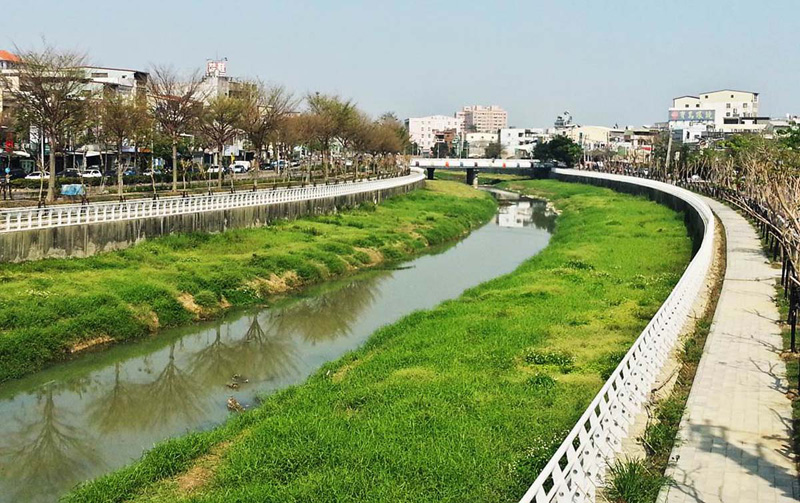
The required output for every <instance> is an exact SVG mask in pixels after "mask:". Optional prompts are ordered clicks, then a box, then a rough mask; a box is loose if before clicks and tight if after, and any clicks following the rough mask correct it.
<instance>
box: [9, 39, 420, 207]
mask: <svg viewBox="0 0 800 503" xmlns="http://www.w3.org/2000/svg"><path fill="white" fill-rule="evenodd" d="M19 58H20V63H19V65H18V67H17V71H16V72H14V73H8V74H4V75H3V76H2V77H0V78H2V81H0V85H2V86H3V87H4V88H5V89H6V92H7V93H8V94H9V95H10V96H11V98H12V99H11V100H8V101H11V106H10V107H9V109H10V110H11V114H10V117H9V116H6V117H5V119H4V120H6V121H8V122H9V123H12V124H13V129H14V130H15V132H16V134H17V138H21V137H22V138H27V137H28V135H29V134H30V132H31V130H33V131H38V132H39V137H40V138H42V140H39V141H44V139H45V138H46V141H47V143H48V144H49V146H50V155H49V168H47V169H46V171H48V180H49V181H48V183H47V196H46V198H47V201H48V202H50V201H53V200H54V199H55V197H56V194H55V192H54V189H55V187H56V153H60V152H62V150H63V149H64V146H65V145H67V143H68V142H69V143H70V144H72V145H73V146H74V145H87V144H92V143H98V144H101V145H106V146H108V147H113V148H114V149H115V150H116V152H117V155H116V175H117V176H116V178H117V180H116V181H117V192H118V194H119V195H120V197H121V196H122V194H123V170H124V168H125V166H123V163H122V162H121V158H122V155H121V154H122V152H123V148H124V147H132V148H133V152H134V155H135V156H136V158H137V159H138V158H139V153H140V152H141V150H142V149H143V147H150V146H153V145H156V144H168V145H169V150H171V152H170V154H171V156H170V157H171V166H172V190H173V191H177V190H178V171H179V170H180V167H181V166H182V165H183V170H184V174H185V171H186V169H187V168H188V165H190V164H191V163H186V162H184V163H180V162H179V157H180V156H179V150H180V147H181V145H184V146H186V145H185V143H186V141H185V140H186V138H192V141H191V143H190V145H188V147H189V149H190V150H196V151H200V150H203V151H205V152H210V153H213V154H214V155H215V164H216V165H217V166H219V167H220V168H221V167H222V164H223V162H222V161H223V159H222V154H223V152H224V149H225V147H226V146H227V145H231V144H232V143H234V142H235V141H242V142H243V144H244V146H245V148H246V149H248V150H250V151H251V152H253V153H254V157H253V167H254V168H255V170H254V173H255V174H254V176H253V186H254V187H256V186H257V183H258V173H259V171H260V169H259V168H260V164H261V162H262V161H263V160H264V159H265V158H266V157H267V154H269V155H270V157H271V158H272V159H284V160H288V159H290V158H292V157H293V155H294V154H295V152H297V151H298V150H299V149H298V147H302V148H303V150H304V151H305V152H310V153H312V154H313V157H314V159H316V160H317V161H318V166H311V165H310V164H309V165H308V166H307V169H308V171H309V175H310V173H311V170H313V169H319V170H320V171H321V172H322V176H323V177H324V178H325V179H326V180H327V179H328V177H329V176H330V175H331V174H334V175H337V176H347V174H348V173H347V170H346V168H347V166H353V176H357V173H358V170H359V169H361V168H362V167H363V166H364V164H365V163H367V162H370V163H373V164H374V163H376V162H378V161H377V159H380V162H381V163H383V164H385V165H387V166H389V165H392V166H394V165H395V164H396V163H395V159H394V156H395V155H396V154H398V153H400V152H403V151H405V150H407V149H408V147H409V140H408V135H407V133H406V130H405V128H404V127H403V125H402V123H401V122H400V121H399V120H398V119H397V117H396V116H394V115H393V114H391V113H389V114H384V115H382V116H381V117H379V118H378V119H374V120H373V119H372V118H370V117H369V116H368V115H367V114H366V113H364V112H363V111H361V110H360V109H359V108H358V107H357V105H356V104H355V102H353V101H352V100H349V99H343V98H341V97H339V96H336V95H328V94H320V93H309V94H308V95H306V96H302V97H296V96H295V95H294V94H293V93H292V92H290V91H288V90H286V89H285V88H284V87H283V86H278V85H267V84H265V83H264V82H262V81H260V80H258V79H253V80H245V81H242V82H239V83H237V86H236V89H235V92H234V91H231V92H230V93H229V94H227V95H226V94H215V95H213V96H210V95H208V93H209V91H208V86H205V85H204V78H203V77H202V76H201V74H200V73H199V72H195V73H192V74H189V75H181V74H179V73H178V72H176V71H175V70H174V69H172V68H170V67H165V66H156V67H154V68H153V69H152V70H151V71H150V73H149V76H148V80H147V86H146V89H142V90H140V92H138V93H134V94H133V95H130V96H129V95H123V94H121V93H119V92H117V91H116V90H115V89H113V88H111V87H107V86H104V85H102V84H99V83H96V82H93V81H92V79H91V78H90V77H89V75H87V72H86V71H85V67H86V66H87V65H86V63H87V59H86V56H85V55H82V54H78V53H74V52H69V51H60V50H57V49H55V48H53V47H51V46H46V47H45V48H44V49H42V50H38V51H20V54H19ZM18 143H19V142H18ZM192 153H193V152H192ZM190 156H191V153H190ZM137 163H138V161H137ZM277 166H278V167H277V168H276V169H278V170H280V169H281V164H278V165H277ZM286 166H287V167H286V169H288V166H289V165H288V164H286ZM42 168H43V169H45V167H44V166H43V167H42ZM201 169H202V167H201ZM222 171H223V170H222V169H219V170H218V176H217V182H218V185H219V186H221V185H222ZM154 186H155V183H154Z"/></svg>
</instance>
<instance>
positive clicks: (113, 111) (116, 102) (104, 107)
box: [100, 90, 139, 198]
mask: <svg viewBox="0 0 800 503" xmlns="http://www.w3.org/2000/svg"><path fill="white" fill-rule="evenodd" d="M138 114H139V107H137V105H136V103H135V102H134V101H133V100H131V99H129V98H127V97H124V96H122V95H120V94H119V93H117V92H115V91H111V90H106V91H105V92H104V93H103V96H102V99H101V101H100V122H101V127H102V128H103V130H104V131H105V134H106V135H107V136H108V137H109V138H110V139H112V140H113V141H114V145H115V146H116V148H117V166H116V170H117V195H119V197H120V198H122V186H123V181H122V147H123V143H124V142H125V140H128V139H131V138H132V137H133V135H134V133H135V130H136V127H137V121H138V117H137V116H138Z"/></svg>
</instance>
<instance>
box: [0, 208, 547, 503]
mask: <svg viewBox="0 0 800 503" xmlns="http://www.w3.org/2000/svg"><path fill="white" fill-rule="evenodd" d="M506 197H507V195H506ZM553 225H554V216H553V215H550V214H548V213H547V211H546V208H545V204H544V203H543V202H541V201H534V200H528V199H521V200H511V201H504V202H503V204H501V206H500V208H499V210H498V213H497V215H495V218H494V219H493V220H492V222H490V223H488V224H487V225H485V226H483V227H481V228H480V229H478V230H476V231H475V232H473V233H472V234H470V235H469V236H468V237H467V238H465V239H464V240H462V241H460V242H458V243H456V244H454V245H450V246H448V247H444V248H440V249H438V250H435V251H433V252H432V253H429V254H426V255H423V256H421V257H419V258H416V259H414V260H411V261H408V262H405V263H402V264H399V265H396V266H395V267H392V268H386V269H381V270H369V271H366V272H363V273H359V274H356V275H353V276H348V277H346V278H344V279H341V280H338V281H333V282H329V283H326V284H324V285H322V286H319V287H316V288H312V289H309V290H307V291H305V292H304V293H302V294H300V295H295V296H291V297H288V298H284V299H281V300H278V301H276V302H275V303H273V304H272V305H270V306H269V307H265V308H260V309H255V310H245V311H243V310H238V311H233V312H230V313H228V315H226V316H225V317H224V318H222V319H220V320H216V321H215V322H209V323H201V324H195V325H191V326H188V327H184V328H181V329H174V330H165V331H163V332H161V333H159V334H158V336H156V337H153V338H150V339H148V340H145V341H139V342H135V343H130V344H122V345H118V346H114V347H112V348H109V349H107V350H104V351H100V352H96V353H90V354H86V355H83V356H81V357H79V358H78V359H76V360H74V361H71V362H66V363H62V364H59V365H55V366H53V367H51V368H49V369H47V370H44V371H42V372H39V373H37V374H34V375H32V376H29V377H27V378H24V379H20V380H16V381H12V382H8V383H4V384H2V385H0V502H2V503H6V502H17V501H31V502H51V501H56V500H57V499H58V497H59V496H60V495H62V494H63V493H65V492H67V491H68V490H69V489H70V488H72V487H73V486H74V485H75V484H77V483H79V482H81V481H83V480H87V479H91V478H94V477H97V476H99V475H102V474H104V473H106V472H109V471H111V470H114V469H116V468H119V467H121V466H124V465H126V464H128V463H130V462H131V461H133V460H135V459H136V458H138V457H139V456H140V455H141V454H142V452H144V451H145V450H147V449H149V448H151V447H152V446H153V445H154V444H155V443H157V442H159V441H162V440H164V439H166V438H169V437H173V436H176V435H180V434H183V433H186V432H188V431H194V430H203V429H208V428H212V427H214V426H215V425H218V424H220V423H221V422H223V421H224V420H225V418H226V417H228V415H229V414H230V412H228V410H227V407H226V402H227V400H228V398H229V397H234V398H236V399H237V400H238V401H239V402H240V403H241V404H243V405H245V406H246V407H251V406H255V405H257V401H258V396H259V395H264V394H268V393H270V392H272V391H275V390H279V389H282V388H285V387H287V386H290V385H293V384H297V383H301V382H303V381H304V380H305V379H306V378H307V377H308V376H309V375H310V374H311V373H313V372H314V371H315V370H316V369H318V368H319V367H320V366H321V365H322V364H324V363H325V362H328V361H331V360H334V359H337V358H339V357H340V356H342V355H343V354H344V353H346V352H348V351H351V350H353V349H356V348H358V347H359V346H360V345H361V344H363V343H364V341H366V339H367V338H368V337H369V336H370V335H371V334H372V333H373V332H374V331H375V330H376V329H378V328H380V327H381V326H383V325H386V324H389V323H392V322H394V321H397V320H398V319H400V318H401V317H403V316H405V315H407V314H409V313H411V312H413V311H415V310H419V309H425V308H431V307H434V306H436V305H437V304H439V303H440V302H442V301H444V300H447V299H452V298H455V297H458V296H459V295H460V294H461V293H462V292H463V291H464V290H466V289H468V288H470V287H473V286H476V285H478V284H480V283H482V282H484V281H487V280H489V279H492V278H495V277H497V276H501V275H503V274H506V273H509V272H511V271H513V270H514V269H515V268H516V267H517V266H518V265H519V264H520V263H521V262H523V261H524V260H525V259H527V258H528V257H531V256H532V255H535V254H536V253H537V252H538V251H540V250H541V249H542V248H544V247H545V246H546V245H547V242H548V240H549V237H550V233H551V232H552V228H553ZM234 376H236V377H234Z"/></svg>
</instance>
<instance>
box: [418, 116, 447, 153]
mask: <svg viewBox="0 0 800 503" xmlns="http://www.w3.org/2000/svg"><path fill="white" fill-rule="evenodd" d="M406 129H408V136H409V138H410V139H411V142H412V143H416V144H417V146H418V147H419V149H420V151H422V152H429V151H430V150H431V148H433V145H434V143H436V133H437V132H441V131H447V130H455V132H456V134H457V135H460V134H461V125H460V124H459V122H458V119H456V118H455V117H449V116H447V115H429V116H427V117H411V118H408V119H406Z"/></svg>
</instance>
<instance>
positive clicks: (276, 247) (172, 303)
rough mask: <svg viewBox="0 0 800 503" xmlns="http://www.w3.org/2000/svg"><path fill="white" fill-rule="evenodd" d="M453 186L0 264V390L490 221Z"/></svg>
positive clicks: (480, 199) (473, 196) (468, 193)
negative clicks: (87, 252)
mask: <svg viewBox="0 0 800 503" xmlns="http://www.w3.org/2000/svg"><path fill="white" fill-rule="evenodd" d="M494 209H495V204H494V202H493V200H492V199H491V197H489V196H488V195H487V194H484V193H481V192H479V191H476V190H474V189H471V188H469V187H466V186H465V185H463V184H457V183H453V182H432V183H429V184H428V186H427V188H426V189H424V190H418V191H415V192H413V193H410V194H407V195H404V196H398V197H395V198H392V199H390V200H387V201H385V202H383V203H382V204H380V205H377V206H376V205H374V204H362V205H361V206H360V207H359V208H357V209H353V210H349V211H344V212H341V213H338V214H336V215H325V216H316V217H309V218H302V219H299V220H296V221H278V222H275V223H274V224H273V225H270V226H267V227H262V228H257V229H239V230H231V231H228V232H224V233H220V234H201V233H197V234H179V235H172V236H166V237H162V238H157V239H154V240H152V241H149V242H145V243H142V244H140V245H137V246H134V247H132V248H129V249H126V250H123V251H120V252H113V253H107V254H102V255H98V256H95V257H90V258H85V259H57V260H42V261H38V262H28V263H23V264H2V265H0V283H2V288H0V381H3V380H6V379H9V378H15V377H19V376H22V375H24V374H27V373H30V372H33V371H36V370H38V369H40V368H42V366H44V365H45V364H47V363H48V362H51V361H54V360H58V359H62V358H64V357H66V356H67V355H68V354H69V353H70V352H72V351H76V350H79V349H81V348H82V347H88V346H91V345H93V344H98V343H106V342H111V341H119V340H128V339H134V338H137V337H142V336H145V335H147V334H149V333H152V332H154V331H156V330H157V329H158V328H162V327H168V326H176V325H179V324H183V323H187V322H190V321H192V320H194V319H199V318H212V317H214V316H216V315H218V314H219V313H220V312H221V311H222V310H223V309H224V308H225V307H227V306H230V305H234V306H246V305H251V304H257V303H263V302H264V300H265V299H267V298H269V296H271V295H273V294H280V293H283V292H285V291H288V290H292V289H297V288H300V287H302V286H304V285H308V284H312V283H316V282H319V281H322V280H324V279H326V278H329V277H332V276H337V275H341V274H345V273H347V272H348V271H351V270H355V269H358V268H361V267H369V266H372V265H375V264H377V263H380V262H382V261H389V260H399V259H403V258H406V257H409V256H412V255H413V254H415V253H418V252H419V251H420V250H422V249H423V248H425V247H427V246H430V245H435V244H438V243H443V242H445V241H448V240H452V239H455V238H457V237H459V236H462V235H463V234H464V233H465V232H467V231H468V230H469V229H471V228H474V227H476V226H478V225H480V224H481V223H483V222H485V221H486V220H488V219H489V218H490V217H491V215H492V214H493V213H494Z"/></svg>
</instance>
